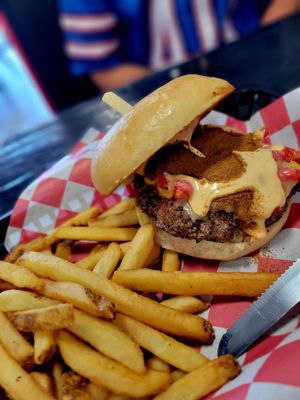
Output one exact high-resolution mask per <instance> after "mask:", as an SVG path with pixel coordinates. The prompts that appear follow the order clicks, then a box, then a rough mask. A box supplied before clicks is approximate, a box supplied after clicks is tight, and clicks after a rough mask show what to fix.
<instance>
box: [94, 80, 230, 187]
mask: <svg viewBox="0 0 300 400" xmlns="http://www.w3.org/2000/svg"><path fill="white" fill-rule="evenodd" d="M233 90H234V87H233V86H232V85H230V84H229V83H228V82H226V81H225V80H222V79H218V78H209V77H206V76H201V75H195V74H193V75H184V76H181V77H179V78H176V79H174V80H172V81H170V82H169V83H167V84H166V85H164V86H161V87H160V88H159V89H157V90H155V91H154V92H152V93H151V94H149V95H148V96H146V97H145V98H144V99H142V100H141V101H139V102H138V103H137V104H136V105H135V106H134V107H133V108H132V110H130V111H129V112H128V113H126V114H125V115H123V117H121V118H120V119H119V120H118V121H117V122H116V123H115V124H114V125H113V126H112V128H111V129H110V130H109V131H108V133H107V134H106V135H105V137H104V139H103V140H102V141H101V142H100V145H99V147H98V149H97V154H96V156H95V158H94V160H93V164H92V180H93V183H94V185H95V187H96V189H97V190H99V192H101V193H103V194H109V193H111V192H112V191H113V190H114V189H116V188H117V187H118V186H119V185H120V184H121V183H122V182H124V181H125V180H126V179H127V178H128V177H130V176H131V174H132V173H133V172H134V171H135V170H137V169H138V168H139V167H140V166H141V165H142V164H143V163H144V162H145V161H146V160H147V159H148V158H149V157H151V156H152V155H153V154H154V153H155V152H156V151H157V150H159V149H160V148H161V147H162V146H164V145H165V144H166V143H167V142H169V141H170V140H171V139H172V138H173V137H174V136H175V135H176V134H177V133H178V132H180V131H182V130H183V129H184V128H186V127H187V126H188V125H189V124H190V123H191V122H194V123H195V122H196V123H197V122H198V121H199V120H200V119H201V118H202V117H203V116H204V115H206V114H207V113H208V112H209V111H210V110H211V109H212V108H214V107H215V106H216V105H217V104H218V103H219V102H220V101H222V99H224V98H225V97H226V96H227V95H228V94H230V93H231V92H232V91H233Z"/></svg>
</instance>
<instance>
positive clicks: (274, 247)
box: [5, 88, 300, 400]
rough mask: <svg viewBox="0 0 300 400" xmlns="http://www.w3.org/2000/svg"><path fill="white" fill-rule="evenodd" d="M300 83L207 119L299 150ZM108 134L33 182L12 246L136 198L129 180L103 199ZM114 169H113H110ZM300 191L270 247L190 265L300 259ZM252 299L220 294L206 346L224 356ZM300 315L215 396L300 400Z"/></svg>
mask: <svg viewBox="0 0 300 400" xmlns="http://www.w3.org/2000/svg"><path fill="white" fill-rule="evenodd" d="M299 104H300V88H298V89H296V90H294V91H292V92H290V93H288V94H286V95H285V96H283V97H282V98H280V99H278V100H276V101H275V102H274V103H272V104H271V105H269V106H267V107H265V108H264V109H262V110H261V111H260V112H257V113H256V114H255V115H253V116H252V117H251V119H250V120H249V121H247V122H244V121H238V120H235V119H233V118H232V117H228V116H226V115H224V114H221V113H218V112H215V111H213V112H211V113H210V114H209V115H208V116H207V117H206V118H205V119H204V120H203V123H216V124H224V125H228V126H231V127H236V128H238V129H241V130H243V131H253V130H254V129H256V128H261V127H263V126H265V127H266V128H267V129H268V132H269V136H268V137H267V141H268V142H269V143H272V144H283V145H286V146H289V147H292V148H295V149H298V148H299V145H300V107H299ZM102 137H103V133H99V132H97V131H96V130H95V129H90V130H89V131H88V132H87V133H86V134H85V135H84V137H83V138H82V139H81V140H80V142H79V143H78V144H77V145H76V146H75V148H74V149H73V151H72V152H71V153H70V154H69V155H68V156H66V157H64V158H63V159H62V160H61V161H59V162H58V163H57V164H55V165H54V166H53V167H52V168H51V169H50V170H48V171H47V172H45V173H44V174H43V175H42V176H41V177H40V178H39V179H37V180H36V181H35V182H33V183H32V184H31V185H30V186H29V187H28V188H27V189H26V190H25V191H24V192H23V193H22V194H21V196H20V198H19V199H18V201H17V202H16V205H15V208H14V211H13V214H12V217H11V221H10V225H9V228H8V231H7V236H6V240H5V244H6V246H7V248H8V249H11V248H12V247H13V246H15V245H16V244H18V243H19V242H20V241H24V242H26V241H29V240H31V239H33V238H35V237H37V236H41V235H45V234H47V233H49V232H50V231H51V230H53V229H54V228H55V227H56V226H57V225H59V224H60V223H62V222H63V221H64V220H66V219H67V218H69V217H71V216H73V215H74V214H75V213H77V212H79V211H82V210H84V209H86V208H88V207H90V206H91V205H94V204H98V205H99V206H100V208H101V209H102V210H105V209H107V208H109V207H111V206H112V205H114V204H115V203H116V202H118V201H120V199H121V198H123V197H128V196H133V195H134V193H133V190H132V187H131V186H130V185H129V186H122V187H120V188H119V189H118V190H117V191H116V192H115V193H114V194H112V195H110V196H106V197H103V196H101V195H100V194H99V193H97V192H96V191H95V189H94V188H93V186H92V181H91V176H90V165H91V157H92V154H93V151H94V149H95V147H96V145H97V142H98V141H100V140H101V138H102ZM108 173H109V172H108ZM299 228H300V195H299V193H298V194H297V195H295V196H294V203H293V205H292V208H291V213H290V217H289V219H288V221H287V223H286V225H285V227H284V228H283V229H282V231H281V232H280V233H279V234H278V235H277V236H276V238H274V240H273V241H272V242H271V243H269V244H268V245H266V246H264V247H263V248H262V249H260V250H259V251H257V252H256V254H253V255H251V256H247V257H242V258H240V259H238V260H235V261H227V262H223V261H222V262H214V261H210V262H208V261H203V260H197V259H192V258H189V257H186V258H185V260H184V264H183V270H184V271H207V270H209V271H283V270H285V269H286V268H287V267H289V266H290V265H291V264H292V262H293V261H294V260H295V259H297V258H300V231H299ZM249 304H250V303H249V301H248V300H247V299H234V300H233V299H232V298H214V299H213V300H212V306H211V307H210V308H209V310H207V311H205V312H204V313H203V314H202V315H203V316H204V317H206V318H208V319H209V320H210V322H211V323H212V324H213V325H214V327H215V331H216V340H215V342H214V344H213V345H211V346H207V347H204V346H203V347H202V348H201V349H200V351H201V352H202V353H203V354H205V355H207V356H208V357H210V358H214V357H216V356H217V348H218V344H219V340H220V337H221V336H222V335H223V334H224V333H225V332H226V329H227V328H228V327H229V326H231V325H232V324H233V323H234V321H235V320H236V319H237V318H238V317H239V316H240V315H241V314H242V313H243V312H244V311H245V310H246V309H247V307H248V306H249ZM299 325H300V324H299V318H298V316H296V317H294V318H293V319H291V320H289V322H287V323H285V324H284V325H283V326H282V327H281V328H280V329H277V330H276V331H275V332H272V334H270V335H268V336H265V337H264V338H261V340H260V341H259V342H258V343H257V344H256V345H255V346H253V347H252V348H251V349H250V350H249V351H248V352H247V353H246V354H244V355H243V356H242V357H240V359H239V361H240V363H241V365H242V373H241V375H240V376H239V377H237V378H236V379H234V380H233V381H231V382H229V383H227V384H226V385H225V386H224V387H222V388H221V389H220V390H218V391H217V392H215V393H213V394H211V395H209V396H208V397H207V398H209V399H218V400H229V399H230V400H234V399H236V400H243V399H247V400H257V399H264V400H268V399H270V400H271V399H272V400H279V399H280V400H281V399H289V400H290V399H300V378H299V367H298V366H299V364H300V326H299Z"/></svg>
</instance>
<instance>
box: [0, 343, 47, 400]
mask: <svg viewBox="0 0 300 400" xmlns="http://www.w3.org/2000/svg"><path fill="white" fill-rule="evenodd" d="M0 386H2V387H3V388H4V389H5V391H6V392H7V393H8V395H9V396H11V397H12V398H13V399H18V400H28V399H39V400H54V397H52V396H51V395H50V394H48V393H47V392H45V391H44V390H43V389H41V388H40V386H39V385H38V384H36V383H35V381H34V380H33V378H32V377H31V376H30V375H29V374H28V373H27V372H26V371H25V370H24V369H23V368H22V367H21V366H20V365H19V364H18V363H17V361H16V360H14V359H13V358H12V356H10V355H9V354H8V353H7V352H6V350H4V348H3V347H2V346H1V345H0Z"/></svg>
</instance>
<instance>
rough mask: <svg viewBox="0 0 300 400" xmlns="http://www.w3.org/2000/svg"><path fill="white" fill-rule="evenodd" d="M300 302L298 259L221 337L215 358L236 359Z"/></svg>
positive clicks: (299, 263)
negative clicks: (228, 354)
mask: <svg viewBox="0 0 300 400" xmlns="http://www.w3.org/2000/svg"><path fill="white" fill-rule="evenodd" d="M299 301H300V259H298V260H297V261H296V262H295V263H294V264H293V265H291V266H290V268H288V269H287V270H286V271H285V272H284V273H283V274H282V275H281V276H280V277H279V278H278V279H277V280H276V281H275V282H274V283H273V284H272V285H271V286H270V287H269V288H268V289H267V290H266V291H265V292H264V293H263V294H262V295H261V296H260V297H259V298H258V299H257V300H256V301H254V302H253V303H252V305H251V306H250V307H249V308H248V310H247V311H246V312H245V313H244V314H243V315H242V316H241V317H240V318H239V319H238V320H237V321H236V322H235V323H234V324H233V325H232V327H231V328H229V329H228V330H227V332H226V333H225V334H224V335H223V336H222V338H221V341H220V344H219V349H218V354H219V355H223V354H227V353H230V354H232V355H233V356H234V357H239V356H240V355H241V354H243V353H244V351H245V350H246V349H247V348H248V347H249V346H250V345H251V344H252V343H254V342H255V341H256V340H257V339H258V338H259V337H260V336H261V335H263V334H264V333H265V332H266V331H267V330H268V329H270V328H271V327H272V326H273V325H274V324H275V323H276V322H278V321H279V320H280V319H281V318H282V317H284V315H286V314H287V313H288V311H289V310H291V309H292V308H293V307H294V306H295V305H296V304H297V303H298V302H299Z"/></svg>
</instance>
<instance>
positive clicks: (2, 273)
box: [0, 261, 42, 290]
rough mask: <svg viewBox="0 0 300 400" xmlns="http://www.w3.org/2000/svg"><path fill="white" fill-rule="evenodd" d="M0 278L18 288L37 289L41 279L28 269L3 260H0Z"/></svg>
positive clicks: (39, 286) (40, 285) (40, 284)
mask: <svg viewBox="0 0 300 400" xmlns="http://www.w3.org/2000/svg"><path fill="white" fill-rule="evenodd" d="M0 279H3V280H5V281H7V282H10V283H12V284H13V285H15V286H16V287H19V288H28V289H33V290H38V289H40V288H41V287H42V281H41V280H40V279H39V278H38V277H37V276H35V275H34V274H33V273H32V272H30V271H28V269H26V268H22V267H20V266H18V265H15V264H11V263H8V262H5V261H0Z"/></svg>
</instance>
